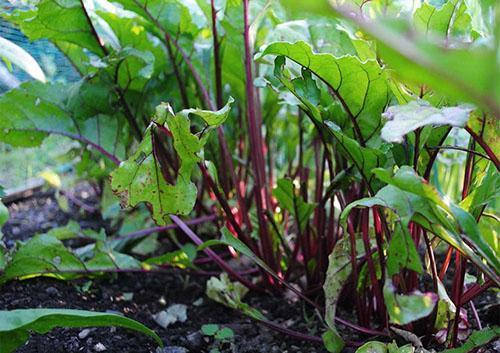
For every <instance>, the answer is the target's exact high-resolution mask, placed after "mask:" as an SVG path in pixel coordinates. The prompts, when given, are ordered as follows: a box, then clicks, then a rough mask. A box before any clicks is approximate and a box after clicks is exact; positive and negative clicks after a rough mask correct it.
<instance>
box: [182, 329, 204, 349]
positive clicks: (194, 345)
mask: <svg viewBox="0 0 500 353" xmlns="http://www.w3.org/2000/svg"><path fill="white" fill-rule="evenodd" d="M186 345H187V346H188V347H189V349H191V350H193V351H196V352H198V351H199V350H200V349H201V348H202V347H203V346H204V345H205V342H204V341H203V335H202V334H201V333H200V332H199V331H195V332H192V333H190V334H189V335H187V336H186Z"/></svg>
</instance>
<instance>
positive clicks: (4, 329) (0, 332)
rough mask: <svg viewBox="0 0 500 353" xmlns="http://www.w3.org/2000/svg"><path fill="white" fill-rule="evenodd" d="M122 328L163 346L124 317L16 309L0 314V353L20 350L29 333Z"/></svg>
mask: <svg viewBox="0 0 500 353" xmlns="http://www.w3.org/2000/svg"><path fill="white" fill-rule="evenodd" d="M94 326H98V327H103V326H115V327H123V328H127V329H131V330H135V331H138V332H141V333H143V334H145V335H147V336H149V337H151V338H153V339H154V340H155V341H156V343H157V344H158V345H160V346H162V347H163V342H162V340H161V339H160V337H158V335H157V334H156V333H155V332H154V331H152V330H150V329H149V328H147V327H146V326H144V325H143V324H141V323H139V322H137V321H134V320H132V319H129V318H126V317H124V316H120V315H116V314H107V313H97V312H92V311H85V310H70V309H18V310H12V311H0V342H1V343H0V353H12V352H14V351H15V350H16V349H17V348H19V347H21V346H22V345H23V344H24V343H25V342H26V341H27V340H28V339H29V336H30V333H31V332H35V333H38V334H45V333H47V332H49V331H51V330H52V329H54V328H56V327H94Z"/></svg>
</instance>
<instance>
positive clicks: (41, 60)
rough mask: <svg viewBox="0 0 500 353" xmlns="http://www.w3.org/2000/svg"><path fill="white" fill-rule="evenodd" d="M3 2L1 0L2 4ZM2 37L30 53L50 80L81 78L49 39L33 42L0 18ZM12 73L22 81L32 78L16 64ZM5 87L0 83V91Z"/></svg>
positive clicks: (72, 80) (0, 35)
mask: <svg viewBox="0 0 500 353" xmlns="http://www.w3.org/2000/svg"><path fill="white" fill-rule="evenodd" d="M1 3H2V1H1V0H0V5H1ZM0 8H1V6H0ZM0 37H3V38H5V39H8V40H10V41H12V42H13V43H15V44H17V45H19V46H20V47H22V48H23V49H24V50H26V51H27V52H28V53H30V54H31V55H32V56H33V58H35V60H36V61H37V62H38V64H39V65H40V66H41V68H42V69H43V71H44V72H45V74H46V76H47V77H48V78H49V79H50V80H52V81H65V82H74V81H77V80H78V79H79V78H80V76H79V74H78V72H77V71H76V70H75V68H74V67H73V66H72V65H71V63H70V61H69V60H68V59H67V58H66V56H65V55H64V54H63V53H62V52H61V51H60V50H59V49H58V48H57V47H56V46H55V45H53V44H52V43H51V42H49V41H48V40H37V41H34V42H31V41H30V40H29V39H28V38H26V36H25V35H23V33H22V32H21V31H20V30H18V29H17V28H14V27H13V26H12V25H11V24H10V23H8V22H7V21H5V20H4V19H2V18H0ZM12 74H13V75H14V76H15V77H16V78H17V79H18V80H19V81H21V82H24V81H27V80H30V79H31V77H30V76H29V75H27V74H26V73H24V72H23V71H21V70H19V69H17V68H16V67H15V66H13V67H12ZM5 89H6V87H2V85H1V83H0V92H1V91H4V90H5Z"/></svg>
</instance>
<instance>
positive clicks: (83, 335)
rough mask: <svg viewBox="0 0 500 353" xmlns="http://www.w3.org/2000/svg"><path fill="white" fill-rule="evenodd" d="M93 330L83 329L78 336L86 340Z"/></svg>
mask: <svg viewBox="0 0 500 353" xmlns="http://www.w3.org/2000/svg"><path fill="white" fill-rule="evenodd" d="M90 332H91V330H90V329H88V328H86V329H84V330H81V331H80V333H79V334H78V338H79V339H81V340H84V339H85V338H87V336H88V335H89V334H90Z"/></svg>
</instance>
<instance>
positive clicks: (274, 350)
mask: <svg viewBox="0 0 500 353" xmlns="http://www.w3.org/2000/svg"><path fill="white" fill-rule="evenodd" d="M280 351H281V350H280V347H278V346H272V347H271V353H280Z"/></svg>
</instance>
